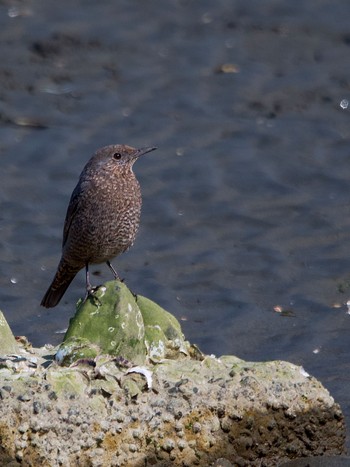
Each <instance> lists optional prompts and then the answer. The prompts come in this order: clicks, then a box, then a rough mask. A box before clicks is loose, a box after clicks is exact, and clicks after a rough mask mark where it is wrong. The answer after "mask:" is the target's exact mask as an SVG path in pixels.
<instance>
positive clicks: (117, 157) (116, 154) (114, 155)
mask: <svg viewBox="0 0 350 467" xmlns="http://www.w3.org/2000/svg"><path fill="white" fill-rule="evenodd" d="M113 157H114V159H117V160H119V159H121V157H122V155H121V154H120V152H115V153H114V154H113Z"/></svg>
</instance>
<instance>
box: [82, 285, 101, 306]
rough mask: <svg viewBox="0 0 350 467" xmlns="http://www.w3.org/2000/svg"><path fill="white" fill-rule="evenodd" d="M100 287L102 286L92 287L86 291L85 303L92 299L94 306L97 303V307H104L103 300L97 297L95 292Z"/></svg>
mask: <svg viewBox="0 0 350 467" xmlns="http://www.w3.org/2000/svg"><path fill="white" fill-rule="evenodd" d="M100 287H101V286H100V285H97V286H95V287H92V286H90V287H88V288H87V289H86V294H85V297H84V303H85V302H86V300H87V299H88V298H91V300H92V301H93V302H94V304H96V302H97V306H102V303H101V300H100V299H99V298H98V297H96V295H95V292H97V290H98V289H99V288H100Z"/></svg>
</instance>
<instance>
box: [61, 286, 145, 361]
mask: <svg viewBox="0 0 350 467" xmlns="http://www.w3.org/2000/svg"><path fill="white" fill-rule="evenodd" d="M144 337H145V329H144V324H143V319H142V315H141V312H140V309H139V307H138V306H137V304H136V302H135V297H134V296H133V294H132V293H131V292H130V290H129V289H128V288H127V287H126V285H125V284H123V283H122V282H119V281H111V282H107V283H105V284H104V285H103V286H101V287H99V288H98V289H97V290H96V292H95V293H94V294H93V296H90V297H89V298H88V299H87V300H86V301H85V302H82V301H80V302H78V304H77V311H76V314H75V316H74V317H73V318H72V319H71V321H70V324H69V327H68V330H67V332H66V335H65V336H64V339H63V343H62V344H61V345H60V347H59V350H58V352H57V354H56V360H58V361H59V362H60V363H62V364H65V365H68V364H71V363H72V362H74V361H76V360H77V359H81V358H94V357H95V356H97V355H100V354H108V355H112V356H120V357H123V358H124V359H126V360H130V361H132V362H133V363H135V364H142V363H144V362H145V360H146V355H147V349H146V345H145V340H144Z"/></svg>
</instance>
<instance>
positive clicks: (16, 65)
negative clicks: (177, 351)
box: [0, 0, 350, 420]
mask: <svg viewBox="0 0 350 467" xmlns="http://www.w3.org/2000/svg"><path fill="white" fill-rule="evenodd" d="M349 17H350V2H348V1H345V0H344V1H334V0H328V1H327V0H311V1H308V2H291V1H274V0H266V1H264V2H261V1H260V0H255V1H253V0H251V1H249V2H247V1H245V0H241V1H238V0H236V1H232V0H221V1H215V2H214V1H204V0H202V1H201V2H195V1H190V0H188V1H186V0H183V1H175V0H173V1H168V2H164V1H160V0H159V1H148V2H145V1H142V0H139V1H136V0H124V1H118V2H114V1H111V0H110V1H105V2H103V3H101V4H99V2H95V1H86V0H85V1H79V0H76V1H66V0H62V1H60V2H53V1H48V0H45V1H44V0H40V1H27V2H11V1H7V2H5V1H3V2H1V4H0V25H1V27H0V38H1V45H2V47H1V50H0V54H1V62H0V84H1V87H0V157H1V170H0V201H1V207H0V209H1V210H0V287H1V289H0V307H1V309H2V310H3V311H4V312H5V314H6V317H7V318H8V320H9V322H10V325H11V326H12V329H13V330H14V332H15V334H25V335H27V336H28V338H29V339H30V340H31V341H32V342H33V344H34V345H36V346H39V345H42V344H44V343H46V342H51V343H58V342H59V341H60V339H61V338H62V335H61V334H58V333H57V332H58V331H60V330H62V329H64V328H65V327H66V326H67V323H68V320H69V318H70V316H71V315H72V313H73V308H74V303H75V301H76V300H77V299H78V297H79V296H81V295H82V294H83V293H84V274H83V273H81V274H80V275H79V276H78V277H77V278H76V280H75V281H74V282H73V284H72V286H71V287H70V289H69V291H68V292H67V294H66V295H65V297H64V300H63V301H62V303H61V304H60V305H59V306H58V307H57V308H55V309H52V310H45V309H42V308H40V307H39V302H40V300H41V298H42V296H43V294H44V292H45V291H46V288H47V287H48V285H49V282H50V281H51V279H52V276H53V274H54V272H55V269H56V266H57V263H58V260H59V256H60V245H61V231H62V224H63V220H64V216H65V211H66V206H67V203H68V200H69V197H70V194H71V191H72V189H73V188H74V186H75V183H76V181H77V178H78V175H79V173H80V171H81V169H82V167H83V166H84V164H85V162H86V161H87V159H88V158H89V157H90V155H91V154H92V152H94V150H95V149H96V148H97V147H99V146H103V145H106V144H111V143H125V144H130V145H133V146H145V145H157V146H158V147H159V150H158V151H156V152H154V153H152V154H150V155H149V156H147V157H146V156H145V158H144V159H142V160H140V161H139V162H138V163H137V165H136V166H135V172H136V173H137V175H138V178H139V180H140V182H141V185H142V188H143V195H144V209H143V214H142V228H141V231H140V233H139V236H138V239H137V242H136V244H135V246H134V248H133V249H132V250H130V252H128V253H127V254H125V255H123V256H122V257H120V258H119V259H118V260H117V261H115V265H117V268H118V270H119V273H120V275H121V276H122V277H125V278H126V281H127V283H128V285H129V286H130V287H131V288H132V290H134V291H135V292H137V293H141V294H144V295H146V296H148V297H150V298H152V299H154V300H156V301H157V302H159V303H160V304H161V305H163V306H164V307H165V308H166V309H168V310H169V311H171V312H173V313H174V314H175V315H176V316H177V317H178V318H180V319H182V320H183V321H182V325H183V329H184V331H185V334H186V336H187V338H188V339H189V340H190V341H192V342H195V343H197V344H198V345H199V346H200V348H201V349H202V350H203V351H204V352H207V353H215V354H216V355H221V354H235V355H237V356H239V357H241V358H244V359H247V360H256V361H259V360H270V359H283V360H288V361H291V362H293V363H296V364H301V365H303V366H304V368H305V369H306V370H307V371H308V372H309V373H311V374H313V375H314V376H316V377H317V378H319V379H320V380H321V381H322V382H323V384H324V385H325V386H326V387H327V388H328V389H329V390H330V391H331V393H332V395H333V396H334V397H335V398H336V400H337V401H338V402H339V403H340V404H341V406H342V409H343V411H344V413H345V415H346V416H347V418H348V420H349V419H350V395H349V394H350V391H349V388H350V345H349V330H350V315H349V313H348V308H347V306H346V302H347V301H348V300H349V299H350V288H349V287H350V259H349V254H348V253H349V239H350V232H349V228H350V196H349V183H350V157H349V156H350V144H349V138H350V119H349V117H350V114H349V112H350V106H349V109H347V108H342V107H341V105H340V104H341V102H342V101H343V100H347V99H349V100H350V60H349V54H350V28H349ZM342 106H343V107H346V103H343V104H342ZM95 270H97V271H100V272H101V275H100V276H99V277H95V278H94V281H95V283H101V282H102V281H104V280H107V279H110V278H111V276H110V274H109V272H108V270H107V268H106V267H105V266H101V267H97V268H95ZM337 304H338V305H339V306H338V307H336V306H335V305H337ZM276 306H279V307H281V308H282V310H283V311H284V313H277V312H276V311H274V307H276Z"/></svg>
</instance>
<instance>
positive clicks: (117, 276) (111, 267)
mask: <svg viewBox="0 0 350 467" xmlns="http://www.w3.org/2000/svg"><path fill="white" fill-rule="evenodd" d="M106 263H107V266H108V267H109V269H110V270H111V271H112V272H113V275H114V278H115V280H116V281H120V282H124V279H121V278H120V277H119V274H118V273H117V271H116V270H115V269H114V267H113V266H112V264H111V262H110V261H106ZM129 290H130V289H129ZM130 292H131V293H132V294H133V296H134V299H135V301H136V302H137V295H136V293H134V292H133V291H132V290H130Z"/></svg>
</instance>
